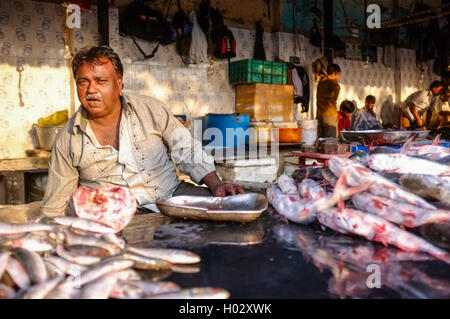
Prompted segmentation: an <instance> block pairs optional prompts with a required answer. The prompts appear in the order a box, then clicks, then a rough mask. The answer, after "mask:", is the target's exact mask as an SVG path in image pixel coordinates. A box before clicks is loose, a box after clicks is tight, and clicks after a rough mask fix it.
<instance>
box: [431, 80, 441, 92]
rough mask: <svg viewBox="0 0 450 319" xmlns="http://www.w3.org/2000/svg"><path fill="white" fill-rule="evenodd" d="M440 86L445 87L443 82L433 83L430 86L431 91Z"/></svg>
mask: <svg viewBox="0 0 450 319" xmlns="http://www.w3.org/2000/svg"><path fill="white" fill-rule="evenodd" d="M438 86H443V85H442V82H441V81H433V82H432V83H431V84H430V90H431V89H432V88H435V87H438Z"/></svg>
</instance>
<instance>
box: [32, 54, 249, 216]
mask: <svg viewBox="0 0 450 319" xmlns="http://www.w3.org/2000/svg"><path fill="white" fill-rule="evenodd" d="M72 71H73V75H74V78H75V81H76V86H77V94H78V99H79V101H80V102H81V106H80V107H79V108H78V110H77V112H76V113H75V114H74V115H73V116H72V117H71V118H70V120H69V122H68V123H67V124H66V125H65V127H64V128H63V129H62V131H61V132H60V133H59V135H58V136H57V137H56V140H55V143H54V145H53V148H52V155H51V157H50V161H49V171H48V172H49V173H48V185H47V189H46V192H45V195H44V199H43V203H42V206H41V211H42V213H44V214H45V215H49V216H55V215H63V214H64V213H65V210H66V208H67V204H68V201H69V199H70V195H71V194H72V193H73V192H74V191H75V190H76V189H77V187H78V186H79V185H82V186H84V187H86V188H91V189H92V188H98V187H104V186H121V187H127V188H129V189H130V190H131V191H132V192H133V194H134V196H135V197H136V200H137V204H138V206H139V207H145V208H148V209H151V210H155V211H158V209H157V207H156V205H155V204H154V203H155V201H156V200H158V199H161V198H168V197H171V196H177V195H204V196H211V195H214V196H225V195H235V194H239V193H244V190H243V189H242V188H241V187H240V186H238V185H235V184H229V183H223V182H222V181H221V180H220V179H219V177H218V176H217V174H216V172H215V166H214V161H213V159H212V158H211V157H210V156H208V155H207V154H206V153H204V152H203V150H202V146H201V144H200V143H199V142H198V141H195V140H194V139H193V138H192V136H191V133H190V132H189V130H187V129H186V128H185V127H184V126H183V125H182V124H181V123H180V122H179V121H178V120H177V119H176V118H175V117H174V116H173V115H172V114H171V113H170V111H169V110H168V109H167V107H166V106H165V105H164V104H163V103H162V102H160V101H158V100H156V99H154V98H151V97H146V96H139V95H134V96H128V95H126V94H124V93H123V92H122V89H123V66H122V63H121V61H120V58H119V56H118V55H117V53H115V52H114V51H113V50H112V49H111V48H110V47H107V46H99V47H92V48H85V49H82V50H81V51H79V52H78V53H77V54H76V55H75V57H74V59H73V61H72ZM174 163H175V164H176V165H177V167H178V168H179V169H180V170H181V171H183V172H184V173H186V174H188V175H190V177H191V178H192V180H193V181H194V182H196V183H198V184H203V183H204V184H206V185H207V186H208V188H209V189H208V188H205V187H196V186H194V185H192V184H189V183H186V182H180V181H179V180H178V178H177V175H176V172H175V165H174Z"/></svg>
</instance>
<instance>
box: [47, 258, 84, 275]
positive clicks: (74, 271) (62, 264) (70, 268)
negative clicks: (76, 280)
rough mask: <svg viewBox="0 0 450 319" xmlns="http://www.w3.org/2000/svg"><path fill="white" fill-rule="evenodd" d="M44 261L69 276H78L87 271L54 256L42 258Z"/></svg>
mask: <svg viewBox="0 0 450 319" xmlns="http://www.w3.org/2000/svg"><path fill="white" fill-rule="evenodd" d="M44 261H45V262H47V263H50V264H52V265H53V266H55V267H56V268H58V269H60V270H61V271H63V272H64V273H66V274H68V275H71V276H78V275H80V274H81V273H82V272H83V271H85V270H86V269H87V268H86V267H85V266H81V265H77V264H73V263H71V262H69V261H67V260H65V259H63V258H60V257H56V256H47V257H44Z"/></svg>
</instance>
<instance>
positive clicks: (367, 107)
mask: <svg viewBox="0 0 450 319" xmlns="http://www.w3.org/2000/svg"><path fill="white" fill-rule="evenodd" d="M374 107H375V103H368V102H366V109H367V111H372V110H373V108H374Z"/></svg>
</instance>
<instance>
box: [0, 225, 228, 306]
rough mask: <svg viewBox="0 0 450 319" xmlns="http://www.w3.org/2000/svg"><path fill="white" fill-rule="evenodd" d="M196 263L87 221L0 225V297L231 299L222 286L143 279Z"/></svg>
mask: <svg viewBox="0 0 450 319" xmlns="http://www.w3.org/2000/svg"><path fill="white" fill-rule="evenodd" d="M199 262H200V257H199V256H198V255H196V254H194V253H192V252H190V251H186V250H179V249H167V248H142V247H137V246H132V245H128V244H127V243H126V242H125V240H124V239H123V238H121V237H119V236H118V235H117V234H116V231H115V230H114V229H112V228H110V227H108V226H106V225H103V224H100V223H98V222H95V221H92V220H89V219H82V218H78V217H69V216H64V217H54V218H48V217H43V218H40V219H38V220H36V221H35V222H31V223H27V224H10V223H0V298H25V299H42V298H46V299H74V298H80V299H106V298H116V299H144V298H145V299H147V298H148V299H152V298H156V299H202V298H207V299H208V298H214V299H222V298H223V299H226V298H229V296H230V294H229V293H228V292H227V291H226V290H224V289H221V288H215V287H198V288H187V289H182V288H181V287H180V286H179V285H177V284H176V283H174V282H169V281H161V279H162V278H166V277H167V275H164V276H163V275H161V276H158V275H154V276H153V277H152V280H144V279H143V278H144V277H146V276H143V275H144V274H147V273H148V272H152V273H154V274H158V273H165V274H167V273H168V274H170V273H171V272H172V271H176V269H177V267H178V268H180V269H182V268H183V267H187V266H189V264H197V263H199ZM185 265H186V266H185ZM191 266H193V265H191ZM181 271H182V270H181Z"/></svg>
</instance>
